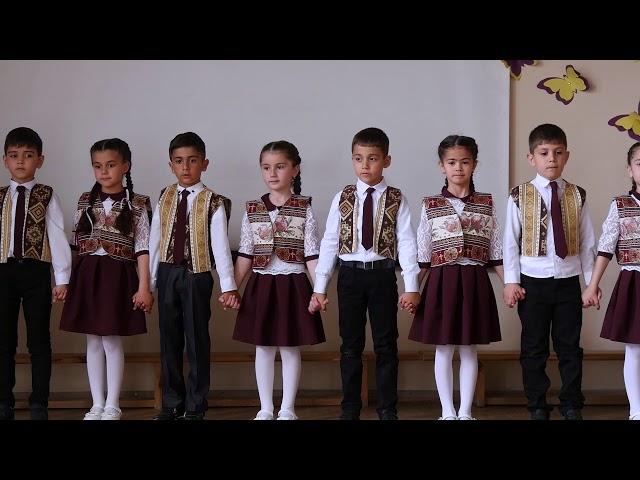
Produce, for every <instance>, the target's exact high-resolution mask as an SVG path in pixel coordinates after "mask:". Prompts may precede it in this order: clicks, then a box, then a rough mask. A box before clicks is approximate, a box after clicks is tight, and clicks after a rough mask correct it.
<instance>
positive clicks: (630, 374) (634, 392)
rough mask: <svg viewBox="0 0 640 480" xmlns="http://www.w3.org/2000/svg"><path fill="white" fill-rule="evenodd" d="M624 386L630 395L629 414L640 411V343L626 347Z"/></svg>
mask: <svg viewBox="0 0 640 480" xmlns="http://www.w3.org/2000/svg"><path fill="white" fill-rule="evenodd" d="M624 386H625V387H626V389H627V397H629V416H631V415H635V414H637V413H640V345H637V344H630V343H628V344H627V345H626V346H625V348H624Z"/></svg>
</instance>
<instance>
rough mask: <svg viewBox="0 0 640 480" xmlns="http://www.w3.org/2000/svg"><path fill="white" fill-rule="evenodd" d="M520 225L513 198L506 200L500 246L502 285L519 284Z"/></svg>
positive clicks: (518, 213) (517, 210)
mask: <svg viewBox="0 0 640 480" xmlns="http://www.w3.org/2000/svg"><path fill="white" fill-rule="evenodd" d="M521 233H522V225H521V223H520V212H519V209H518V207H517V206H516V204H515V203H514V202H513V198H511V196H509V198H508V199H507V215H506V218H505V222H504V242H503V244H502V264H503V267H504V283H505V284H509V283H516V284H519V283H520V235H521Z"/></svg>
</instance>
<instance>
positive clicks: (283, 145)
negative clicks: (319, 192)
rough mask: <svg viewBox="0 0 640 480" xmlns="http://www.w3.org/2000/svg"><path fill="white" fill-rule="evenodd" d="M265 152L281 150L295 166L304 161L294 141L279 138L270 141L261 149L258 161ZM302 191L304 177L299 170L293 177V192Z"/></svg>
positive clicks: (298, 192) (297, 193)
mask: <svg viewBox="0 0 640 480" xmlns="http://www.w3.org/2000/svg"><path fill="white" fill-rule="evenodd" d="M265 152H281V153H282V154H284V156H285V157H286V158H287V160H289V161H290V162H291V163H292V164H293V166H294V167H295V166H298V165H300V163H301V162H302V159H301V158H300V153H299V152H298V149H297V148H296V146H295V145H294V144H293V143H290V142H287V141H286V140H278V141H277V142H269V143H267V144H266V145H265V146H264V147H262V150H261V151H260V158H259V159H258V161H259V162H260V161H261V160H262V154H263V153H265ZM301 192H302V178H301V172H300V171H299V170H298V175H296V176H295V177H294V178H293V193H295V194H296V195H300V193H301Z"/></svg>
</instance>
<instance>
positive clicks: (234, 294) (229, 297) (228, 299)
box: [218, 290, 241, 310]
mask: <svg viewBox="0 0 640 480" xmlns="http://www.w3.org/2000/svg"><path fill="white" fill-rule="evenodd" d="M240 300H241V298H240V294H239V293H238V291H237V290H231V291H229V292H224V293H223V294H222V295H220V296H219V297H218V301H219V302H220V303H221V304H222V307H223V308H224V309H225V310H227V309H229V308H233V309H235V310H238V309H239V308H240Z"/></svg>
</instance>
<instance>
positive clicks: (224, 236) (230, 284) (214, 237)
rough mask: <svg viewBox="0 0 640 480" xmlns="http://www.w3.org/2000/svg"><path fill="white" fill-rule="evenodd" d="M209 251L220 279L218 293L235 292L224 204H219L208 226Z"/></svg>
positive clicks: (236, 288)
mask: <svg viewBox="0 0 640 480" xmlns="http://www.w3.org/2000/svg"><path fill="white" fill-rule="evenodd" d="M210 232H211V250H212V251H213V258H214V259H215V261H216V271H217V272H218V276H219V277H220V291H221V292H222V293H225V292H232V291H237V290H238V287H237V286H236V281H235V278H234V272H233V260H232V259H231V250H230V249H229V237H228V232H227V214H226V212H225V208H224V204H221V205H220V206H219V207H218V209H217V210H216V211H215V213H214V214H213V217H212V218H211V225H210Z"/></svg>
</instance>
